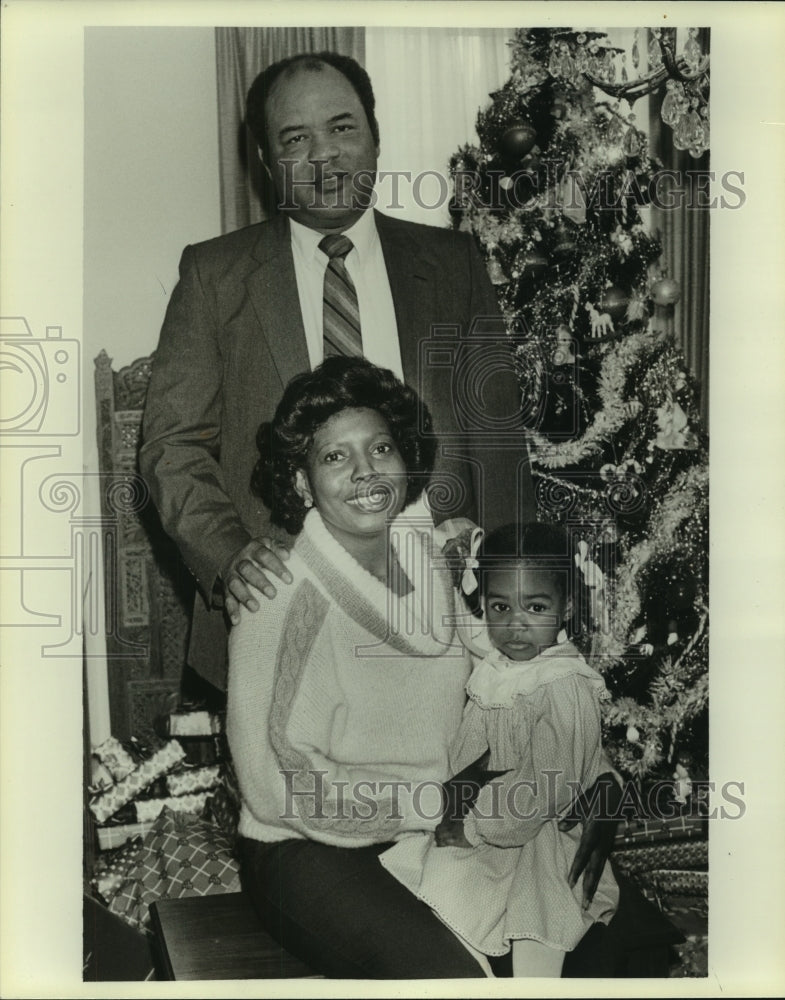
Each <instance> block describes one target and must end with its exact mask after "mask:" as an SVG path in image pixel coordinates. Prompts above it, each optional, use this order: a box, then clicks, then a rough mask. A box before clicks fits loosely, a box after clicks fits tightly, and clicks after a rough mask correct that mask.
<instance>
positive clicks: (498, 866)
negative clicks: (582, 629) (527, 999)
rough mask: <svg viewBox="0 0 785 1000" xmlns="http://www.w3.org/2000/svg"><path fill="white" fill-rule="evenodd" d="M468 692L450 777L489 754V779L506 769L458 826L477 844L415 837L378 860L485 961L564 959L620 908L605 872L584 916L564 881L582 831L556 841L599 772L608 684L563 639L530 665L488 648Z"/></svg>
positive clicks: (578, 895) (577, 894)
mask: <svg viewBox="0 0 785 1000" xmlns="http://www.w3.org/2000/svg"><path fill="white" fill-rule="evenodd" d="M486 641H487V640H486ZM488 645H489V644H488ZM466 691H467V694H468V696H469V700H468V702H467V705H466V708H465V711H464V715H463V720H462V723H461V726H460V729H459V732H458V734H457V737H456V739H455V742H454V744H453V747H452V751H451V755H450V765H451V770H452V773H453V774H457V773H458V772H459V771H460V770H462V769H463V768H464V767H466V766H467V765H468V764H470V763H472V762H473V761H475V760H477V759H478V758H479V757H480V756H482V754H483V753H484V752H485V751H486V750H488V749H489V750H490V760H489V763H488V768H489V770H493V771H501V770H503V771H506V772H508V773H506V774H505V775H504V776H503V777H502V778H498V779H496V780H495V781H493V782H491V783H490V784H488V785H486V786H485V787H484V788H483V789H482V790H481V791H480V794H479V796H478V798H477V801H476V803H475V805H474V807H473V808H472V809H471V810H470V811H469V814H468V815H467V817H466V819H465V820H464V832H465V834H466V837H467V839H468V840H469V841H470V842H471V843H472V844H473V845H476V846H474V847H473V848H471V849H468V848H460V847H437V846H436V844H435V842H434V838H433V835H432V834H426V833H423V834H413V835H411V836H407V837H405V838H404V839H402V840H400V841H399V842H398V843H396V844H395V845H394V846H393V847H391V848H390V849H389V850H387V851H386V852H385V853H384V854H382V855H381V856H380V860H381V862H382V864H383V865H384V866H385V867H386V868H387V869H388V870H389V871H390V872H391V873H392V874H393V875H394V876H395V877H396V878H397V879H399V881H401V882H402V883H403V884H404V885H406V886H407V887H408V888H409V889H410V890H411V891H412V892H413V893H415V895H417V896H418V897H419V898H420V899H422V900H423V901H424V902H425V903H427V904H428V905H429V906H430V907H431V908H432V909H433V910H435V911H436V913H437V914H438V915H439V916H440V917H441V919H442V920H443V921H444V922H445V923H446V924H447V925H448V926H450V927H451V928H452V929H453V930H454V931H455V932H456V933H457V934H459V935H460V936H461V937H462V938H464V939H465V940H466V941H467V942H468V943H469V944H470V945H472V946H473V947H474V948H476V949H477V950H478V951H480V952H483V953H484V954H486V955H502V954H505V953H506V952H508V951H509V949H510V942H511V941H514V940H517V939H521V938H529V939H533V940H536V941H540V942H542V943H543V944H545V945H548V946H549V947H551V948H555V949H559V950H561V951H571V950H572V949H573V948H574V947H575V945H576V944H577V943H578V942H579V941H580V939H581V938H582V937H583V935H584V934H585V932H586V930H587V929H588V928H589V926H591V924H592V923H594V922H595V921H597V920H602V921H605V922H607V921H608V920H610V918H611V916H612V915H613V913H614V911H615V908H616V906H617V903H618V888H617V885H616V882H615V880H614V878H613V875H612V874H611V872H610V870H609V866H608V865H606V867H605V871H604V873H603V875H602V878H601V879H600V884H599V886H598V888H597V892H596V894H595V896H594V900H593V901H592V903H591V905H590V907H589V909H588V910H586V911H584V910H583V909H582V887H581V882H580V880H579V881H578V884H577V885H576V886H575V888H574V889H570V887H569V885H568V884H567V874H568V872H569V870H570V866H571V864H572V860H573V857H574V855H575V851H576V849H577V846H578V843H579V841H580V832H581V827H580V825H577V826H576V827H574V828H573V829H572V830H571V831H569V832H567V833H562V832H561V831H560V830H559V829H558V825H557V824H558V817H559V816H560V815H562V814H563V813H564V812H565V811H566V810H567V809H568V807H569V805H570V803H571V802H572V800H573V798H574V796H575V792H576V788H578V786H580V787H581V788H583V789H587V788H588V787H589V786H590V785H591V784H592V783H593V782H594V781H595V780H596V778H597V777H598V775H599V774H600V773H602V771H604V770H607V763H606V762H605V759H604V757H603V755H602V748H601V739H600V708H599V701H600V698H602V697H607V692H606V690H605V685H604V683H603V681H602V678H601V677H600V675H599V674H598V673H596V671H594V670H592V669H591V668H590V667H589V666H588V664H587V663H586V662H585V661H584V660H583V658H582V657H581V656H580V654H579V653H578V650H577V649H576V648H575V646H573V645H572V643H569V642H566V643H561V644H557V645H555V646H552V647H550V648H549V649H547V650H545V651H544V652H542V653H541V654H540V655H538V656H537V657H535V658H534V659H532V660H528V661H526V662H515V661H512V660H509V659H508V658H507V657H506V656H504V654H503V653H501V652H499V651H498V650H496V649H492V650H491V651H490V652H488V653H487V655H485V656H484V657H483V658H482V659H481V660H480V661H479V662H476V666H475V668H474V670H473V672H472V675H471V677H470V678H469V681H468V683H467V685H466Z"/></svg>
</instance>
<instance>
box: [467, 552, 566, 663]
mask: <svg viewBox="0 0 785 1000" xmlns="http://www.w3.org/2000/svg"><path fill="white" fill-rule="evenodd" d="M483 575H484V584H485V598H484V607H485V620H486V622H487V624H488V633H489V635H490V638H491V642H492V643H493V645H494V646H495V647H496V648H497V649H499V650H501V652H502V653H504V654H505V656H508V657H509V658H510V659H511V660H531V659H532V658H533V657H535V656H537V654H538V653H539V652H540V651H541V650H543V649H547V648H548V647H549V646H553V645H554V643H555V642H556V636H557V635H558V634H559V632H560V631H561V629H562V627H563V625H564V622H565V621H566V619H567V617H568V616H569V614H570V604H569V602H568V601H567V600H566V599H565V597H564V595H563V593H562V590H561V588H560V587H559V586H558V583H557V577H556V575H555V573H554V572H553V570H542V569H537V568H536V567H534V566H533V565H532V564H531V563H527V562H525V561H523V560H521V561H519V562H515V563H512V564H511V565H510V566H509V567H505V568H503V569H491V570H487V571H486V572H485V573H484V574H483Z"/></svg>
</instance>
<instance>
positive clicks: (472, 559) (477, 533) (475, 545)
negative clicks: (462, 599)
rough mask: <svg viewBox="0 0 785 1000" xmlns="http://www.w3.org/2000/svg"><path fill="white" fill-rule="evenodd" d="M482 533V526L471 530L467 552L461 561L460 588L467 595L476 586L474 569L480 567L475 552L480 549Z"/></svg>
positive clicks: (483, 533)
mask: <svg viewBox="0 0 785 1000" xmlns="http://www.w3.org/2000/svg"><path fill="white" fill-rule="evenodd" d="M484 535H485V532H484V531H483V530H482V528H475V529H474V531H472V534H471V538H470V540H469V554H468V556H466V558H465V559H464V561H463V565H464V569H463V574H462V575H461V590H462V591H463V592H464V594H466V595H467V596H468V595H469V594H473V593H474V592H475V590H476V589H477V586H478V584H477V572H476V571H477V570H478V569H479V568H480V564H479V562H478V561H477V553H478V552H479V551H480V543H481V542H482V540H483V537H484Z"/></svg>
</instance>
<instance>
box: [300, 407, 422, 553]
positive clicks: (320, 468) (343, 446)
mask: <svg viewBox="0 0 785 1000" xmlns="http://www.w3.org/2000/svg"><path fill="white" fill-rule="evenodd" d="M297 483H298V491H299V492H300V495H301V496H303V497H306V498H308V499H310V500H311V501H312V503H313V505H314V507H316V509H317V510H318V511H319V513H320V515H321V517H322V520H323V521H324V523H325V526H326V527H327V530H328V531H329V532H330V533H331V534H332V535H334V536H335V537H336V538H337V539H338V541H340V542H341V544H343V545H344V546H345V547H346V548H348V549H349V550H350V551H351V550H352V547H353V545H354V544H356V541H357V540H359V539H360V538H362V539H363V541H364V542H367V541H368V539H369V538H370V537H373V536H379V537H381V536H384V537H385V538H386V532H387V525H388V524H389V522H390V521H391V520H392V519H393V518H394V517H395V516H396V515H397V514H399V513H400V512H401V510H402V509H403V505H404V502H405V499H406V467H405V465H404V461H403V458H402V457H401V453H400V451H399V450H398V445H397V444H396V442H395V440H394V439H393V437H392V435H391V433H390V428H389V427H388V425H387V421H386V420H385V419H384V417H383V416H382V415H381V414H380V413H379V412H378V411H377V410H371V409H368V408H365V407H356V408H355V407H350V408H347V409H345V410H341V411H340V412H339V413H335V414H333V416H332V417H330V419H329V420H327V421H325V423H324V424H323V425H322V426H321V427H319V428H318V429H317V431H316V432H315V434H314V436H313V443H312V445H311V447H310V449H309V452H308V458H307V460H306V467H305V469H303V470H301V471H300V472H299V473H298V479H297ZM353 540H354V542H353Z"/></svg>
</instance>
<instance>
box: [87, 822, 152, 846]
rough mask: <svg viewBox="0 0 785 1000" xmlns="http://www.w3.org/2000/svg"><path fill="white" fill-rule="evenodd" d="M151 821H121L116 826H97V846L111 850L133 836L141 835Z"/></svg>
mask: <svg viewBox="0 0 785 1000" xmlns="http://www.w3.org/2000/svg"><path fill="white" fill-rule="evenodd" d="M151 826H152V823H121V824H118V825H117V826H97V827H96V828H95V829H96V833H97V834H98V848H99V850H101V851H111V850H114V848H116V847H122V845H123V844H125V843H127V842H128V841H129V840H133V839H134V838H135V837H143V836H144V835H145V834H146V833H147V831H148V830H149V829H150V827H151Z"/></svg>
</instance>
